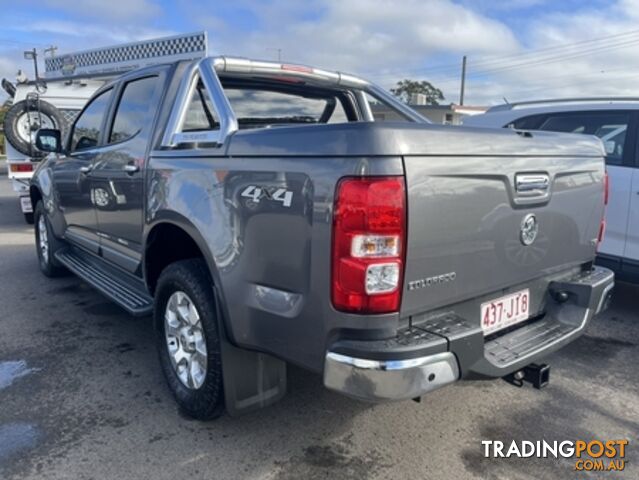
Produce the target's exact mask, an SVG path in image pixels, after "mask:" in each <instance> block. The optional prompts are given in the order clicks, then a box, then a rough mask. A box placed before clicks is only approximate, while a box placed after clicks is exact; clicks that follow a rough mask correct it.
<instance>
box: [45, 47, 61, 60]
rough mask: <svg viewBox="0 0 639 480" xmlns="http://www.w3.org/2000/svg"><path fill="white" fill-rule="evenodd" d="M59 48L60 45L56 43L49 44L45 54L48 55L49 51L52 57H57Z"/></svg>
mask: <svg viewBox="0 0 639 480" xmlns="http://www.w3.org/2000/svg"><path fill="white" fill-rule="evenodd" d="M57 49H58V47H56V46H55V45H49V48H45V49H44V54H45V55H46V54H47V53H50V54H51V58H53V57H55V52H56V50H57Z"/></svg>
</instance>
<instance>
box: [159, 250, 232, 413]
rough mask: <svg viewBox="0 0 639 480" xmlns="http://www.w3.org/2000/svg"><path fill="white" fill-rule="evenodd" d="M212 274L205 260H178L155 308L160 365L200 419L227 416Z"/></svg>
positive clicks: (163, 278) (163, 279) (166, 273)
mask: <svg viewBox="0 0 639 480" xmlns="http://www.w3.org/2000/svg"><path fill="white" fill-rule="evenodd" d="M212 284H213V283H212V280H211V276H210V274H209V272H208V268H207V266H206V263H205V262H204V260H202V259H190V260H182V261H179V262H175V263H173V264H171V265H169V266H168V267H166V268H165V269H164V270H163V271H162V274H161V275H160V278H159V280H158V283H157V289H156V292H155V300H154V302H155V304H154V308H153V316H154V323H155V329H156V333H157V335H156V341H157V347H158V352H159V355H160V365H161V366H162V371H163V373H164V377H165V378H166V381H167V383H168V385H169V389H170V390H171V393H173V396H174V397H175V400H176V401H177V403H178V405H179V407H180V408H181V410H182V411H183V412H184V413H186V414H187V415H188V416H190V417H193V418H195V419H198V420H211V419H214V418H217V417H219V416H220V415H222V413H223V412H224V388H223V383H222V356H221V352H220V337H219V330H218V324H217V315H216V309H215V297H214V295H213V288H212Z"/></svg>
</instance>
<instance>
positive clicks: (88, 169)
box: [80, 165, 93, 174]
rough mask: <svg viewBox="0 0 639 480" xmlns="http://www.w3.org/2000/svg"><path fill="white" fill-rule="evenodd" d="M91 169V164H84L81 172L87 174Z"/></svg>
mask: <svg viewBox="0 0 639 480" xmlns="http://www.w3.org/2000/svg"><path fill="white" fill-rule="evenodd" d="M91 170H93V167H92V166H91V165H89V166H83V167H80V173H84V174H87V173H89V172H90V171H91Z"/></svg>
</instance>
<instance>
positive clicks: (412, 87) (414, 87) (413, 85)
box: [391, 79, 444, 105]
mask: <svg viewBox="0 0 639 480" xmlns="http://www.w3.org/2000/svg"><path fill="white" fill-rule="evenodd" d="M391 93H392V94H393V95H395V96H396V97H397V98H399V99H400V100H402V101H403V102H404V103H408V102H409V101H410V97H411V95H412V94H414V93H423V94H424V95H426V103H427V104H429V105H439V102H440V101H441V100H444V94H443V93H442V91H441V90H440V89H439V88H437V87H435V86H434V85H433V84H432V83H430V82H427V81H426V80H422V81H421V82H420V81H417V80H409V79H405V80H400V81H399V82H397V85H396V87H395V88H391Z"/></svg>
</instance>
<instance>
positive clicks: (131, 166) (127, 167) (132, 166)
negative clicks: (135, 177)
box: [124, 164, 140, 174]
mask: <svg viewBox="0 0 639 480" xmlns="http://www.w3.org/2000/svg"><path fill="white" fill-rule="evenodd" d="M124 171H125V172H126V173H128V174H132V173H135V172H139V171H140V167H139V166H138V165H135V164H129V165H125V166H124Z"/></svg>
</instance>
